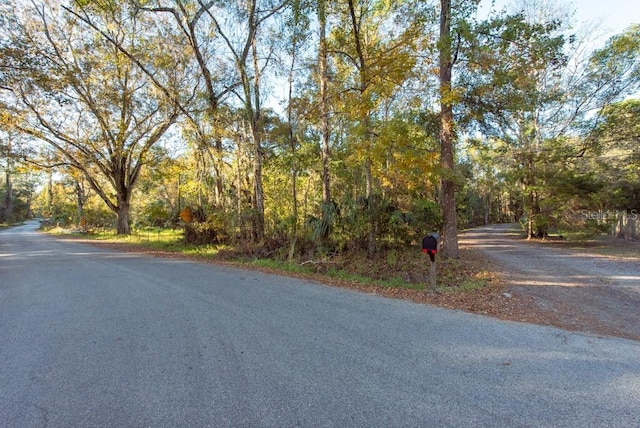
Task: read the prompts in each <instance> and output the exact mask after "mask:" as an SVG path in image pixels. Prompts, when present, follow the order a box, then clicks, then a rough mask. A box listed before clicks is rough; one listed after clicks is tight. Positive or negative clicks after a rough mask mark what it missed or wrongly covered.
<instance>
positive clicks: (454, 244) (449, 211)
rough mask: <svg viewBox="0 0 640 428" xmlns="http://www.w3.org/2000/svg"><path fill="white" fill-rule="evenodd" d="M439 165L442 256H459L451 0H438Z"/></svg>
mask: <svg viewBox="0 0 640 428" xmlns="http://www.w3.org/2000/svg"><path fill="white" fill-rule="evenodd" d="M438 49H439V53H440V55H439V69H440V73H439V76H440V167H441V169H442V179H441V187H442V190H441V192H442V195H441V201H442V218H443V220H444V224H443V228H442V229H443V230H442V232H443V236H442V242H443V250H442V255H443V256H444V257H452V258H458V257H460V253H459V250H458V214H457V212H456V182H455V172H454V171H455V162H454V153H453V137H454V136H453V131H454V120H453V102H454V100H453V92H452V90H451V73H452V69H453V65H454V63H455V57H454V55H453V51H452V49H453V44H452V41H451V0H440V39H439V42H438Z"/></svg>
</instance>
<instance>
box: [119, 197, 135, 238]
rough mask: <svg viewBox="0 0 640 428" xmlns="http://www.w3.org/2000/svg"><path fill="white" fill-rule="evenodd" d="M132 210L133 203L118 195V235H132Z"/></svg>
mask: <svg viewBox="0 0 640 428" xmlns="http://www.w3.org/2000/svg"><path fill="white" fill-rule="evenodd" d="M130 208H131V202H130V201H129V198H128V197H126V196H124V195H118V211H117V213H116V215H117V216H118V220H117V224H116V233H117V234H118V235H129V234H131V228H130V225H129V212H130Z"/></svg>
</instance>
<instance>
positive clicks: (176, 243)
mask: <svg viewBox="0 0 640 428" xmlns="http://www.w3.org/2000/svg"><path fill="white" fill-rule="evenodd" d="M47 231H48V233H51V234H53V235H55V236H57V237H60V238H62V239H73V240H78V241H83V242H88V243H93V244H96V245H100V244H103V245H108V246H111V247H116V248H118V249H121V250H125V251H138V252H143V253H151V254H154V255H157V256H165V257H182V258H187V259H193V260H199V261H205V262H206V261H210V262H216V263H226V264H233V265H236V266H240V267H244V268H249V269H257V270H261V271H265V272H271V273H277V274H283V275H291V276H297V277H302V278H308V279H313V280H317V281H319V282H325V283H329V284H336V285H342V286H351V287H357V288H361V289H364V290H366V289H369V291H376V290H378V289H389V290H392V289H395V293H396V294H402V290H406V291H407V293H411V292H416V291H420V292H425V291H426V292H431V291H432V290H428V281H429V265H430V262H429V258H428V256H427V255H425V254H424V253H422V251H421V248H420V247H419V246H417V245H414V246H408V247H406V248H403V249H394V250H388V251H385V252H384V253H380V255H378V256H377V257H373V258H371V257H369V256H368V255H367V253H366V251H364V250H362V249H354V250H351V251H347V252H340V253H334V254H319V255H318V256H317V257H316V258H312V259H304V260H303V259H298V260H287V258H286V257H278V256H277V254H270V255H269V254H265V252H264V249H263V248H262V247H260V246H253V245H247V246H243V247H233V246H228V245H194V244H189V243H186V242H185V241H184V233H183V231H182V230H179V229H162V228H145V229H141V230H135V231H133V232H132V233H131V234H130V235H118V234H116V233H115V231H113V230H109V231H96V232H84V233H81V232H78V231H70V230H69V229H64V228H60V227H52V228H48V230H47ZM462 254H463V257H461V258H460V259H453V258H449V259H442V258H438V259H437V290H436V292H437V293H448V292H462V293H469V292H473V291H475V290H480V289H483V288H491V287H493V286H496V285H497V284H498V278H497V276H496V275H495V274H494V273H492V272H490V271H489V270H487V264H486V263H485V261H484V259H482V258H481V256H480V255H479V254H478V253H476V252H474V251H471V250H465V249H462ZM400 297H402V296H400ZM404 297H406V296H404Z"/></svg>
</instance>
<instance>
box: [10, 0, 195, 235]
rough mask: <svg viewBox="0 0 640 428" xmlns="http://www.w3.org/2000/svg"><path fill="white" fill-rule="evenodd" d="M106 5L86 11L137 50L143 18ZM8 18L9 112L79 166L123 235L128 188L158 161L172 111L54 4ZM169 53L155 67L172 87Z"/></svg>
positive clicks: (129, 65)
mask: <svg viewBox="0 0 640 428" xmlns="http://www.w3.org/2000/svg"><path fill="white" fill-rule="evenodd" d="M112 6H113V7H112V8H105V9H104V10H100V9H97V8H96V9H91V10H89V12H90V13H93V14H94V16H95V17H98V16H99V17H100V19H102V20H104V22H105V26H107V27H108V28H109V32H110V34H111V36H112V37H113V38H114V39H118V40H120V42H121V43H122V44H125V43H126V44H129V46H130V48H131V49H140V50H142V47H143V46H144V45H146V44H147V41H146V40H144V38H143V37H142V36H141V34H143V33H144V31H143V30H142V28H141V27H142V26H143V25H144V22H143V21H142V20H139V16H137V15H136V14H135V13H132V11H131V10H129V9H127V8H126V6H124V5H121V6H122V7H115V5H112ZM29 15H30V17H29ZM15 19H16V22H19V25H16V26H15V27H13V28H6V29H5V30H6V32H7V34H10V35H11V37H12V38H13V41H14V45H15V46H21V47H22V49H21V50H20V51H16V50H15V49H14V50H11V51H7V50H5V51H4V52H3V54H4V57H5V58H6V59H7V60H9V61H10V67H11V69H12V70H13V72H12V74H11V76H10V88H11V95H12V96H13V105H12V106H11V109H12V110H13V111H15V112H18V111H19V112H20V114H21V117H23V118H24V121H22V122H21V123H20V124H19V125H18V129H19V130H20V131H22V132H24V133H26V134H29V135H31V136H33V137H35V138H37V139H40V140H42V141H44V142H46V143H48V144H49V145H51V147H53V148H54V149H55V150H57V151H58V152H59V153H60V154H61V155H62V156H63V157H64V159H65V161H66V162H67V163H68V164H69V165H70V166H72V167H74V168H76V169H78V170H79V171H82V173H83V174H84V176H85V178H86V180H87V181H88V183H89V185H90V186H91V187H92V188H93V189H94V190H95V191H96V193H97V194H98V195H99V196H100V198H101V199H102V200H103V201H104V202H105V203H106V204H107V206H108V207H109V209H111V210H112V211H113V212H114V213H115V214H116V215H117V232H118V233H120V234H128V233H129V232H130V224H129V223H130V218H129V214H130V205H131V196H132V190H133V188H134V186H135V185H136V182H137V180H138V178H139V175H140V171H141V169H142V168H143V166H145V165H147V164H153V163H154V162H156V161H157V160H158V158H157V157H156V153H154V148H155V147H156V146H157V145H158V143H159V142H160V141H161V140H162V137H163V136H164V134H165V133H166V131H167V130H168V129H169V128H170V127H171V125H172V124H173V123H174V122H175V121H176V119H177V117H178V114H179V110H178V109H177V108H176V106H175V104H174V103H171V102H170V100H167V99H166V97H165V96H164V94H162V93H161V92H160V91H158V89H157V88H156V87H155V86H154V85H153V84H151V83H150V82H149V80H148V78H147V76H146V75H145V73H143V72H142V71H141V70H140V69H139V68H138V67H137V66H136V64H134V63H133V62H132V61H131V60H130V59H129V58H128V57H127V56H126V55H124V54H122V52H120V51H119V50H118V49H116V48H114V46H112V45H111V44H110V43H108V42H105V41H103V40H101V39H98V38H96V37H94V36H93V34H92V33H91V32H88V31H86V29H85V28H83V27H82V26H81V25H80V24H79V22H78V20H76V19H74V17H72V16H70V14H69V13H67V12H65V11H64V10H60V8H58V5H57V3H44V4H42V5H41V6H39V7H36V6H34V7H32V8H29V9H25V10H24V14H22V15H18V14H16V16H15ZM172 54H174V52H170V51H168V52H166V53H165V56H160V57H156V58H155V60H156V62H155V63H154V64H155V65H156V72H157V74H158V75H160V74H164V76H165V77H166V78H167V80H172V82H173V87H174V88H175V87H176V86H179V83H178V81H179V79H180V78H181V77H182V76H181V74H180V72H181V69H180V67H179V66H178V67H176V65H175V64H171V65H170V66H169V64H168V63H167V62H166V60H167V59H168V58H170V57H171V56H172ZM163 60H164V61H165V63H164V64H166V66H167V68H163V65H162V61H163ZM168 67H171V68H170V69H169V68H168ZM96 171H98V175H96ZM101 178H102V179H101Z"/></svg>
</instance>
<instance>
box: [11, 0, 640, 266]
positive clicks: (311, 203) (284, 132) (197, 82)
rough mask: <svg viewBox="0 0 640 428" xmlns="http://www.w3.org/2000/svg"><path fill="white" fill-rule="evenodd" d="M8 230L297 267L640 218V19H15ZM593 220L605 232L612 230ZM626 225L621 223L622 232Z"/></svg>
mask: <svg viewBox="0 0 640 428" xmlns="http://www.w3.org/2000/svg"><path fill="white" fill-rule="evenodd" d="M0 7H1V9H2V10H1V11H0V12H1V15H2V19H1V20H0V25H1V26H2V34H3V35H2V37H1V38H0V109H1V111H0V113H1V115H0V117H1V122H0V156H1V160H0V169H2V171H3V178H4V179H3V181H2V184H0V195H1V196H2V198H1V199H0V203H1V204H2V206H0V221H3V222H6V221H12V220H18V219H20V218H24V217H27V216H31V215H33V214H37V215H41V216H44V217H48V218H53V219H56V221H57V222H61V223H65V224H70V225H80V224H81V223H82V224H84V225H85V226H84V227H85V228H91V227H114V228H115V229H116V230H117V232H118V233H119V234H128V233H130V232H131V230H132V228H141V227H146V226H154V227H178V226H180V227H184V228H185V238H186V239H188V240H191V241H193V242H197V243H201V244H203V243H206V244H227V245H252V246H255V247H257V248H262V249H263V251H264V252H265V253H268V254H276V255H277V256H278V257H282V258H283V259H284V258H288V259H297V258H308V257H312V256H313V255H314V254H329V253H335V252H345V251H349V250H362V251H364V252H366V253H367V254H368V256H369V257H373V256H374V255H375V254H377V253H380V252H381V251H386V250H388V249H391V248H402V247H406V246H408V245H412V244H416V243H419V242H420V239H421V238H422V236H423V235H424V234H426V233H427V232H431V231H438V232H441V233H442V235H443V240H444V244H445V245H444V248H443V254H444V255H445V256H446V257H451V258H456V257H458V256H459V253H458V249H457V233H458V230H460V229H461V228H465V227H468V226H472V225H478V224H484V223H487V222H497V221H519V222H521V223H522V224H523V226H524V227H525V229H526V231H527V236H529V237H531V238H533V237H541V238H544V237H546V236H547V235H548V234H549V233H552V232H560V233H565V234H566V233H583V232H588V231H595V232H598V231H607V230H608V229H607V227H609V224H608V222H613V221H614V219H613V218H604V217H603V216H592V215H587V216H585V215H584V213H585V212H587V213H595V212H604V211H608V212H610V213H626V215H627V217H629V216H634V215H637V213H638V212H639V211H640V148H639V147H640V134H639V133H638V131H639V129H638V126H639V125H638V124H639V123H640V107H639V103H640V101H639V100H638V90H639V89H640V86H639V85H640V59H639V58H640V25H633V26H631V27H629V28H627V29H624V30H623V31H621V32H620V33H618V34H617V35H615V36H613V37H612V38H610V39H609V40H607V41H606V42H605V43H604V44H603V45H594V44H593V41H591V40H590V39H589V38H588V37H587V36H586V35H585V34H586V33H585V32H584V30H583V29H580V28H572V27H571V19H570V16H569V15H562V14H560V13H558V12H556V11H557V10H558V9H557V8H553V7H551V6H550V7H549V9H541V8H542V6H540V8H538V9H536V10H532V9H531V7H527V6H526V2H522V5H520V6H519V5H518V4H517V3H516V4H515V5H513V6H511V7H509V8H507V9H505V10H501V11H493V12H491V13H490V14H488V15H487V16H483V14H481V13H479V12H478V7H479V2H477V1H474V0H460V1H451V0H441V1H440V2H435V1H434V2H423V1H418V0H402V1H395V2H388V1H381V0H323V1H318V2H316V1H313V2H312V1H306V0H249V1H242V2H240V1H225V2H219V1H204V0H129V1H125V0H101V1H85V0H75V1H62V0H33V1H21V2H13V3H12V4H9V3H8V2H4V3H2V6H0ZM594 217H595V218H594ZM609 217H614V216H609Z"/></svg>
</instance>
